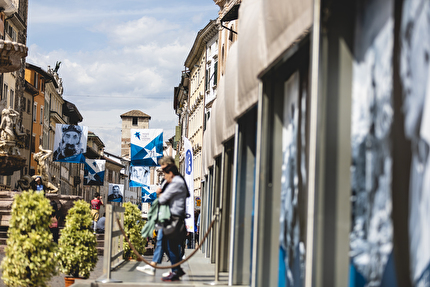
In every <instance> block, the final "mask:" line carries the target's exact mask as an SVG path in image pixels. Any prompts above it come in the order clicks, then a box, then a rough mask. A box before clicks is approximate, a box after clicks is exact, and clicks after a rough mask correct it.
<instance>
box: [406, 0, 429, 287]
mask: <svg viewBox="0 0 430 287" xmlns="http://www.w3.org/2000/svg"><path fill="white" fill-rule="evenodd" d="M429 29H430V2H429V1H426V0H405V1H404V3H403V11H402V21H401V27H400V77H401V81H402V87H403V107H402V108H403V113H404V131H405V137H406V138H407V139H409V140H410V143H411V153H412V162H411V168H410V180H409V184H410V185H409V253H410V264H411V268H410V270H411V273H412V274H411V276H412V282H413V284H414V286H430V248H429V242H430V228H429V222H430V167H429V165H430V157H429V150H430V126H429V124H430V86H429V83H430V81H429V79H430V72H429V68H430V65H429V64H430V32H429Z"/></svg>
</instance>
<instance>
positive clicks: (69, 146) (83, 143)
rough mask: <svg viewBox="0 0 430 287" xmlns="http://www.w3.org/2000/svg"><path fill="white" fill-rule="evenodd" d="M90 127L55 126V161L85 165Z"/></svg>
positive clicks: (53, 157)
mask: <svg viewBox="0 0 430 287" xmlns="http://www.w3.org/2000/svg"><path fill="white" fill-rule="evenodd" d="M87 138H88V127H86V126H76V125H62V124H56V125H55V139H54V149H55V150H54V154H53V156H52V159H53V161H60V162H74V163H85V156H84V153H86V152H87Z"/></svg>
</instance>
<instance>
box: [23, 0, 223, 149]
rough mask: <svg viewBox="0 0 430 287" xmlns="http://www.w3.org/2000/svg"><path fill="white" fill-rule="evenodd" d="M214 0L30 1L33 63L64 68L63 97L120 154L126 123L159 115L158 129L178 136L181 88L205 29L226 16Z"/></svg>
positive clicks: (154, 126) (155, 125)
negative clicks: (176, 103)
mask: <svg viewBox="0 0 430 287" xmlns="http://www.w3.org/2000/svg"><path fill="white" fill-rule="evenodd" d="M218 11H219V7H218V6H217V5H215V3H214V1H213V0H187V1H185V0H118V1H113V0H86V1H83V0H68V1H58V0H37V1H36V0H34V1H33V0H30V1H29V11H28V27H27V47H28V56H27V58H26V61H27V63H31V64H33V65H36V66H38V67H40V68H42V69H44V70H45V71H47V69H48V66H50V67H51V68H55V64H56V62H57V61H61V65H60V69H59V70H58V74H59V76H60V77H61V78H62V79H63V88H64V92H63V98H64V99H65V100H67V101H69V102H71V103H73V104H75V105H76V107H77V108H78V110H79V112H80V113H81V115H82V117H83V121H82V123H80V125H83V126H88V129H89V131H92V132H94V133H95V134H96V135H97V136H98V137H99V138H100V139H101V140H102V142H103V143H104V144H105V150H106V151H107V152H110V153H113V154H116V155H120V147H121V118H120V115H121V114H123V113H126V112H128V111H131V110H140V111H142V112H144V113H146V114H148V115H150V116H151V120H150V122H149V128H150V129H163V131H164V134H163V135H164V140H165V141H166V140H168V139H169V138H171V137H172V136H173V135H174V130H175V126H176V125H177V124H178V116H177V115H175V111H174V109H173V89H174V87H175V86H178V84H179V83H180V79H181V72H182V71H183V70H185V67H184V63H185V60H186V58H187V56H188V54H189V52H190V50H191V48H192V45H193V44H194V40H195V38H196V36H197V33H198V31H199V30H200V29H203V28H204V27H205V26H206V25H207V24H208V23H209V21H210V20H214V19H216V18H217V17H218Z"/></svg>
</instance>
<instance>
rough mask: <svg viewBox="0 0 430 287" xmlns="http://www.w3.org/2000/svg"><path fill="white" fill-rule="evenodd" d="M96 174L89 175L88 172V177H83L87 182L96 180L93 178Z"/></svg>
mask: <svg viewBox="0 0 430 287" xmlns="http://www.w3.org/2000/svg"><path fill="white" fill-rule="evenodd" d="M95 175H96V174H95V173H91V172H89V171H88V175H87V176H86V177H85V178H86V179H87V181H92V180H94V181H95V180H96V178H95V177H94V176H95Z"/></svg>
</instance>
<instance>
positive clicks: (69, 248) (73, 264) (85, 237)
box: [58, 200, 98, 278]
mask: <svg viewBox="0 0 430 287" xmlns="http://www.w3.org/2000/svg"><path fill="white" fill-rule="evenodd" d="M91 228H92V217H91V210H90V204H89V203H87V202H85V201H84V200H78V201H76V202H75V204H74V206H73V207H72V208H71V209H69V212H68V213H67V216H66V226H65V228H64V229H63V230H62V231H61V236H60V239H59V241H58V246H59V254H58V258H59V263H60V270H61V272H63V273H64V274H66V275H69V276H72V277H76V278H77V277H79V276H82V277H84V278H88V277H89V276H90V272H91V271H92V270H93V269H94V267H95V266H96V264H97V260H98V257H97V248H96V245H97V240H96V237H95V236H94V234H93V231H92V229H91Z"/></svg>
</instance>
